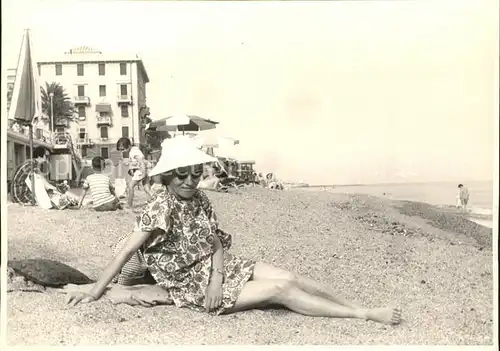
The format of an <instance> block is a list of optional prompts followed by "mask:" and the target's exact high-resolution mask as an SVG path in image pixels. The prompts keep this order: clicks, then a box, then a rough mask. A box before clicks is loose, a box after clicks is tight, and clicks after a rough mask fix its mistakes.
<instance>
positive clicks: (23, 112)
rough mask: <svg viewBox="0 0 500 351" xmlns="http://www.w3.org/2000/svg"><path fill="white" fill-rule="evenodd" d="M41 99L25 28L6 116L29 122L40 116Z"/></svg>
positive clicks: (28, 33) (25, 122)
mask: <svg viewBox="0 0 500 351" xmlns="http://www.w3.org/2000/svg"><path fill="white" fill-rule="evenodd" d="M41 101H42V100H41V94H40V84H39V78H38V68H37V65H36V61H35V60H34V59H33V56H32V43H31V37H30V31H29V29H26V30H25V32H24V36H23V41H22V44H21V51H20V54H19V61H18V64H17V70H16V80H15V82H14V89H13V91H12V100H11V105H10V109H9V115H8V118H9V119H15V120H17V121H18V122H19V123H22V124H31V123H32V122H33V119H34V118H39V117H41V116H42V113H41V111H42V109H41Z"/></svg>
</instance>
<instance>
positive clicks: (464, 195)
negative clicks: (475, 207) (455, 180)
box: [458, 184, 469, 213]
mask: <svg viewBox="0 0 500 351" xmlns="http://www.w3.org/2000/svg"><path fill="white" fill-rule="evenodd" d="M458 198H459V200H460V207H461V209H462V212H464V213H467V203H468V202H469V189H467V188H466V187H465V186H464V185H463V184H458Z"/></svg>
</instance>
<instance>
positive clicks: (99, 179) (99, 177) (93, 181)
mask: <svg viewBox="0 0 500 351" xmlns="http://www.w3.org/2000/svg"><path fill="white" fill-rule="evenodd" d="M111 187H112V184H111V180H110V179H109V177H108V176H107V175H105V174H102V173H95V174H91V175H89V176H88V177H87V178H86V179H85V181H84V182H83V188H84V189H89V188H90V191H91V192H92V206H93V207H94V208H96V207H98V206H101V205H103V204H105V203H108V202H111V201H114V199H115V196H114V195H113V194H111V190H110V188H111Z"/></svg>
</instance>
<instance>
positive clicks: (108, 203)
mask: <svg viewBox="0 0 500 351" xmlns="http://www.w3.org/2000/svg"><path fill="white" fill-rule="evenodd" d="M104 168H105V160H104V158H102V157H101V156H97V157H94V158H93V159H92V169H93V170H94V172H95V173H94V174H91V175H89V176H87V178H86V179H85V181H84V182H83V189H84V191H83V195H82V197H81V199H80V202H79V204H78V207H79V208H80V207H81V206H82V203H83V199H85V196H86V195H87V192H88V191H89V189H90V191H91V192H92V206H93V207H94V210H96V211H99V212H101V211H116V210H118V209H121V204H120V200H118V198H117V197H116V196H115V195H114V193H115V191H114V186H113V184H112V182H111V179H110V178H109V176H108V175H106V174H103V173H102V172H103V171H104Z"/></svg>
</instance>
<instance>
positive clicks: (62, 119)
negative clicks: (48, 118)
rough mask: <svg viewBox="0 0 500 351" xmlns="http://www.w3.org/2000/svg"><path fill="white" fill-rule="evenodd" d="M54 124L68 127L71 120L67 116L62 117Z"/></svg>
mask: <svg viewBox="0 0 500 351" xmlns="http://www.w3.org/2000/svg"><path fill="white" fill-rule="evenodd" d="M54 124H55V125H56V126H58V127H59V126H61V127H67V126H68V125H69V122H68V120H67V119H66V118H60V119H58V120H55V121H54Z"/></svg>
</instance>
